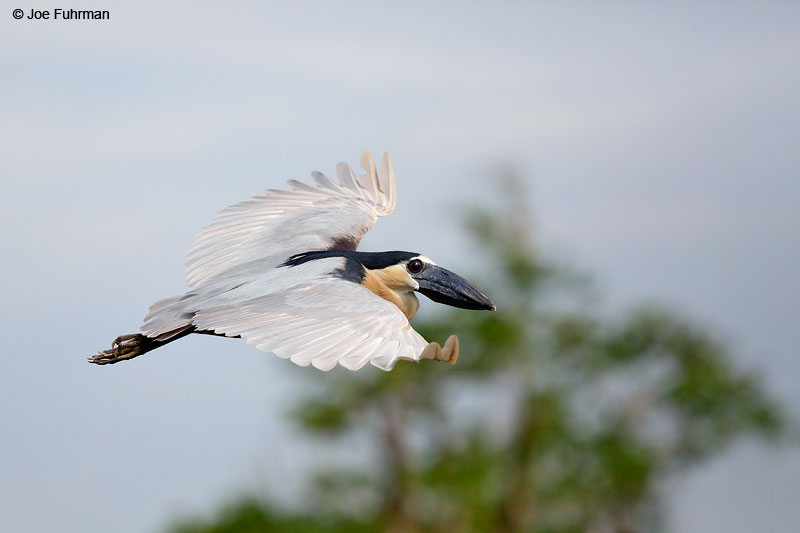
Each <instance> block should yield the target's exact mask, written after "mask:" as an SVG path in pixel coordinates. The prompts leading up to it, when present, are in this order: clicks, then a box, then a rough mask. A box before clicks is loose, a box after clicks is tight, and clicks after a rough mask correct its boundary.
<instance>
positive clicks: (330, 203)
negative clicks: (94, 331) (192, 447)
mask: <svg viewBox="0 0 800 533" xmlns="http://www.w3.org/2000/svg"><path fill="white" fill-rule="evenodd" d="M361 166H362V168H363V170H364V174H362V175H361V176H360V177H357V176H356V174H355V173H354V172H353V169H352V168H351V167H350V166H349V165H348V164H346V163H339V164H338V165H337V166H336V173H337V175H338V178H339V183H338V184H337V183H335V182H333V181H332V180H330V179H329V178H328V177H327V176H325V175H324V174H322V173H320V172H313V173H312V174H311V177H312V178H313V180H314V182H315V184H316V186H310V185H307V184H305V183H300V182H298V181H295V180H289V182H288V183H289V185H290V186H291V187H292V190H291V191H283V190H267V191H266V192H265V194H264V195H263V196H256V197H253V198H250V199H249V200H246V201H244V202H241V203H238V204H235V205H232V206H230V207H227V208H226V209H223V210H222V211H221V212H220V213H219V214H217V216H216V218H214V220H213V222H212V223H211V225H209V226H208V227H206V228H205V229H204V230H203V231H202V232H201V233H200V235H199V236H198V237H197V239H196V240H195V242H194V244H193V245H192V247H191V249H190V250H189V253H188V259H187V273H186V282H187V284H188V286H189V289H188V291H187V292H186V293H185V294H183V295H180V296H173V297H171V298H166V299H164V300H159V301H157V302H156V303H154V304H153V305H152V306H151V307H150V313H149V314H148V315H147V316H146V317H145V319H144V324H143V325H142V327H141V331H142V333H141V334H133V335H122V336H119V337H117V338H116V339H114V342H113V343H112V347H111V349H110V350H105V351H102V352H100V353H98V354H97V355H95V356H93V357H90V358H89V361H90V362H92V363H96V364H99V365H104V364H110V363H117V362H119V361H125V360H128V359H132V358H134V357H137V356H139V355H142V354H144V353H146V352H149V351H151V350H153V349H155V348H158V347H160V346H163V345H164V344H167V343H169V342H172V341H174V340H177V339H180V338H182V337H185V336H186V335H189V334H191V333H201V334H210V335H221V336H225V337H235V338H239V337H241V338H243V339H245V340H246V341H247V343H248V344H254V345H255V346H256V348H258V349H259V350H262V351H265V352H273V353H275V354H276V355H278V356H279V357H283V358H287V359H290V360H291V361H292V362H293V363H296V364H298V365H301V366H307V365H309V364H311V365H313V366H314V367H316V368H318V369H321V370H330V369H332V368H333V367H335V366H336V365H337V364H339V365H342V366H343V367H345V368H347V369H350V370H356V369H359V368H361V367H362V366H364V365H365V364H366V363H367V362H369V363H371V364H373V365H375V366H376V367H378V368H381V369H383V370H391V369H392V368H393V367H394V365H395V363H396V362H397V361H398V360H400V359H405V360H409V361H419V360H420V359H438V360H443V361H447V362H450V363H455V361H456V359H457V357H458V339H457V337H456V336H455V335H451V336H450V337H449V338H448V339H447V342H446V343H445V345H444V347H441V346H440V345H439V344H438V343H435V342H432V343H428V342H427V341H426V340H425V339H424V338H423V337H422V336H421V335H420V334H419V333H417V332H416V331H414V329H413V328H412V327H411V324H410V323H409V320H410V319H411V318H412V317H413V316H414V314H415V313H416V311H417V308H418V307H419V301H418V300H417V297H416V295H415V294H414V293H415V291H416V292H420V293H422V294H424V295H426V296H428V297H429V298H430V299H432V300H434V301H436V302H440V303H444V304H447V305H451V306H455V307H461V308H466V309H487V310H494V309H495V306H494V304H492V302H491V301H490V300H489V299H488V298H487V297H486V296H485V295H484V294H483V293H482V292H481V291H479V290H478V289H477V288H475V287H474V286H472V285H470V284H469V283H468V282H467V281H466V280H464V279H463V278H461V277H459V276H457V275H456V274H454V273H452V272H450V271H448V270H445V269H444V268H441V267H439V266H438V265H436V263H434V262H433V261H431V260H430V259H428V258H427V257H426V256H424V255H422V254H418V253H415V252H402V251H392V252H358V251H356V248H357V246H358V243H359V241H360V240H361V238H362V237H363V236H364V234H365V233H366V232H367V231H369V229H370V228H371V227H372V226H373V225H374V224H375V222H376V221H377V220H378V217H380V216H385V215H389V214H391V213H392V211H393V210H394V206H395V199H396V198H395V197H396V190H395V177H394V169H393V167H392V160H391V159H390V158H389V154H384V155H383V160H382V164H381V172H380V176H379V175H378V172H377V169H376V168H375V161H374V160H373V159H372V156H371V155H370V154H369V153H368V152H364V154H363V155H362V156H361Z"/></svg>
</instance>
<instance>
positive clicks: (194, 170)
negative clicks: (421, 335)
mask: <svg viewBox="0 0 800 533" xmlns="http://www.w3.org/2000/svg"><path fill="white" fill-rule="evenodd" d="M163 4H164V3H160V2H138V3H136V4H132V3H129V4H127V5H125V4H115V3H107V2H104V3H102V4H101V3H98V2H88V3H84V4H82V5H81V6H74V7H75V8H78V7H80V8H88V7H90V6H92V5H97V6H100V5H102V6H110V7H104V8H106V9H109V10H110V11H111V20H110V21H107V22H87V21H83V22H81V21H73V22H68V21H26V20H22V21H17V20H14V19H13V18H12V17H11V11H12V10H13V9H14V8H16V7H21V6H20V5H17V4H14V3H13V2H10V1H5V0H4V1H3V7H2V9H0V43H2V45H3V46H0V69H1V70H0V71H1V72H2V83H0V117H2V120H0V193H2V194H0V204H1V205H0V207H1V208H2V209H0V223H1V224H2V226H1V227H2V239H3V243H4V250H5V253H4V254H3V257H4V260H3V261H2V262H1V263H0V274H2V279H3V280H5V281H4V283H3V289H2V290H3V301H4V303H5V305H4V306H3V309H2V310H1V311H0V328H1V329H0V331H2V334H3V338H4V344H3V349H2V351H3V355H2V358H0V422H2V424H3V428H4V432H3V438H2V439H0V457H2V458H3V459H1V460H0V529H2V530H4V531H55V530H57V531H81V532H86V531H110V530H114V531H125V532H139V531H155V530H157V529H158V528H159V527H160V526H162V525H163V524H164V523H165V521H166V520H167V518H168V517H169V516H170V514H171V513H175V512H179V511H186V512H200V511H202V510H204V509H208V506H209V505H210V504H215V503H217V502H218V499H219V498H220V497H222V496H223V495H228V494H230V493H231V492H236V491H240V490H242V491H243V490H246V489H248V488H254V490H258V491H262V490H263V491H267V492H269V493H271V494H276V493H279V492H281V491H282V490H285V487H287V486H288V490H290V491H291V490H295V489H296V488H297V487H296V485H295V483H294V482H293V480H294V479H297V477H298V475H297V471H298V470H303V469H306V468H308V463H309V462H313V461H314V459H312V458H311V457H313V456H315V453H314V452H313V451H312V450H311V449H310V448H309V447H308V445H306V444H303V443H302V442H298V441H297V440H296V434H295V433H294V431H293V430H292V429H291V427H289V426H287V425H286V424H285V423H284V422H283V418H284V413H285V410H286V408H287V406H288V405H290V404H291V400H292V398H293V397H294V396H293V395H294V394H295V391H296V390H297V389H298V388H301V387H302V386H303V383H302V381H298V380H297V378H296V376H298V375H299V374H298V373H297V372H288V371H287V368H286V367H287V365H288V364H289V363H288V362H286V361H281V360H278V359H277V358H275V357H273V356H270V355H268V354H263V353H260V352H257V351H255V350H253V349H252V348H251V347H248V346H246V345H244V343H241V342H237V341H230V340H224V339H213V338H198V339H187V340H185V341H181V342H180V343H176V344H174V345H171V346H170V347H168V348H165V349H164V351H163V352H162V351H159V352H156V353H154V354H152V355H151V356H147V357H143V358H141V359H139V360H137V361H136V362H134V363H130V364H122V365H115V366H114V367H106V368H98V367H92V366H90V365H88V364H85V363H84V362H83V357H85V356H86V355H89V354H90V353H91V352H92V351H93V350H96V349H98V348H102V347H104V346H106V345H107V344H108V343H109V342H110V340H111V339H112V338H113V337H114V336H115V335H117V334H120V333H126V332H132V331H134V330H135V328H137V327H138V325H139V324H140V322H141V318H142V317H143V315H144V313H145V311H146V309H147V306H148V305H149V304H150V303H152V302H153V301H154V300H156V299H158V298H161V297H164V296H168V295H171V294H176V293H179V292H181V291H182V289H183V254H184V252H185V250H186V249H187V248H188V247H189V245H190V244H191V241H192V239H193V237H194V236H195V235H196V233H197V232H198V231H199V230H200V228H201V227H202V226H203V225H205V224H206V223H208V222H209V221H210V219H211V217H212V215H213V214H214V213H215V212H216V211H217V210H218V209H220V208H222V207H224V206H226V205H228V204H230V203H233V202H236V201H239V200H242V199H244V198H246V197H247V196H250V195H253V194H257V193H259V192H260V190H261V189H263V188H267V187H281V186H283V184H284V181H285V179H287V178H305V177H306V176H307V175H308V173H309V172H310V171H311V170H315V169H318V170H322V171H324V172H329V173H332V172H333V169H334V166H335V164H336V163H337V162H338V161H341V160H346V161H349V162H351V163H353V164H355V163H357V161H358V157H359V154H360V153H361V151H362V150H364V149H370V150H372V151H373V152H376V153H380V152H382V151H384V150H388V151H389V152H391V154H392V156H393V158H394V161H395V165H396V170H397V175H398V189H399V190H398V193H399V202H398V208H397V210H396V211H395V214H394V215H393V216H391V217H389V218H387V219H386V220H381V221H380V223H379V224H378V226H377V227H376V229H375V230H374V232H373V233H371V234H370V235H369V236H368V237H367V239H365V242H364V245H365V246H366V248H367V249H373V250H375V249H411V250H418V251H421V252H423V253H425V254H427V255H429V256H431V257H432V258H434V260H436V261H437V262H439V263H441V264H444V265H446V266H452V267H453V268H454V269H457V267H458V266H464V265H470V266H469V267H468V268H467V269H469V268H474V264H475V262H474V261H473V260H472V259H471V258H469V257H467V254H468V250H469V248H468V246H467V245H466V244H465V243H463V242H462V241H461V240H460V239H458V238H457V237H456V235H457V233H456V223H457V221H456V217H454V216H453V213H454V211H455V207H456V206H458V205H461V204H464V203H469V202H476V201H479V200H480V199H481V198H482V197H485V196H486V195H487V194H488V192H489V190H490V189H491V186H492V185H491V183H488V182H487V178H486V176H488V175H489V173H488V172H487V170H488V169H490V168H492V167H494V166H496V165H498V164H513V165H515V166H516V167H517V168H519V169H520V170H521V171H522V172H523V173H524V174H525V175H526V176H527V177H528V179H529V180H530V190H531V202H532V204H533V205H534V208H535V211H536V214H537V219H538V223H539V228H538V232H539V235H540V237H541V239H542V240H543V242H544V243H545V245H546V249H549V250H550V251H551V252H552V253H554V254H556V255H557V256H558V257H561V258H564V259H566V260H570V261H575V262H576V263H577V264H578V265H580V266H581V267H583V268H585V269H586V270H589V271H591V272H593V273H595V274H596V279H597V281H598V284H599V286H600V287H601V288H602V291H603V294H604V296H605V297H606V298H607V301H608V307H609V308H610V309H612V310H615V309H624V308H625V307H626V306H628V305H630V304H632V303H634V302H638V301H641V300H643V299H644V300H648V301H653V300H657V301H664V302H667V303H669V304H670V305H672V306H674V307H676V308H678V309H680V310H683V311H685V312H687V313H689V314H690V315H691V316H693V317H695V318H696V319H698V320H699V321H701V322H702V323H704V324H707V325H708V326H709V327H710V328H711V329H712V330H713V331H715V332H717V333H718V334H719V335H721V336H724V337H725V338H727V339H729V342H730V345H731V346H732V347H734V351H735V352H736V354H737V357H738V360H739V362H740V363H741V365H743V366H745V367H749V368H757V369H759V370H760V371H761V372H762V373H763V374H764V376H765V379H766V381H767V383H768V384H769V385H770V386H771V387H772V388H773V389H774V390H776V391H777V392H778V393H779V394H780V395H781V397H782V398H783V400H784V401H785V402H786V403H787V404H788V405H790V406H792V407H793V408H794V409H795V412H796V411H797V408H796V406H797V405H798V402H800V380H798V379H797V376H798V375H799V374H800V363H799V362H798V359H797V345H798V340H800V339H798V336H799V335H800V333H798V328H797V319H798V316H800V303H799V302H800V288H799V287H800V285H798V283H797V274H796V273H797V272H798V271H799V270H800V235H799V233H798V223H800V215H798V203H799V201H798V199H799V198H800V150H798V147H797V140H798V139H799V138H800V111H798V103H797V101H798V98H797V94H800V69H798V66H797V58H798V57H800V32H798V31H797V29H798V27H800V24H798V23H800V7H799V6H798V5H797V4H796V3H792V2H773V3H772V5H770V6H764V5H761V4H758V3H755V2H753V3H750V4H748V3H734V4H729V5H728V7H726V8H724V9H723V8H722V7H719V5H720V4H718V3H705V4H702V3H697V2H694V3H685V4H684V5H682V6H678V7H676V6H673V7H671V8H670V9H666V8H655V7H653V6H652V5H649V6H645V5H642V4H641V3H640V4H635V5H634V4H633V3H616V4H607V5H605V6H604V7H602V8H600V7H589V4H587V5H585V6H580V5H578V4H573V5H571V6H566V5H564V6H560V7H554V6H551V5H548V4H535V3H522V2H520V3H502V4H501V3H493V4H492V5H491V6H490V5H488V4H473V3H469V2H458V3H449V4H448V3H438V4H436V5H431V4H430V3H414V2H405V3H402V4H392V5H389V4H386V5H385V6H379V5H377V3H374V2H370V3H363V4H358V3H355V4H345V3H342V2H336V3H334V2H328V3H322V2H320V3H307V4H303V3H297V2H295V3H292V4H291V7H287V5H288V3H285V5H278V4H277V3H276V4H271V5H270V4H267V3H257V2H232V3H227V4H219V3H208V2H185V3H170V4H169V6H168V7H165V6H164V5H163ZM701 4H702V5H701ZM34 7H37V8H40V9H47V8H52V7H58V6H50V5H46V4H41V3H40V4H38V5H35V6H34ZM67 7H69V6H67ZM432 227H433V228H439V227H441V228H442V229H441V230H440V231H431V229H430V228H432ZM462 270H464V269H463V268H462ZM427 304H428V305H427V307H430V305H431V304H430V303H427ZM423 306H426V305H425V303H423ZM308 371H309V372H313V371H314V370H311V369H308ZM292 376H294V377H292ZM276 480H278V481H277V482H276ZM798 494H800V453H798V452H796V451H790V450H783V451H781V450H774V449H767V450H764V449H757V448H756V447H755V446H751V445H749V444H747V445H744V446H741V447H739V448H737V449H736V450H733V451H732V452H731V453H729V454H727V455H726V456H725V457H724V458H721V459H719V460H718V461H715V462H714V464H712V465H709V466H708V467H707V468H705V469H704V470H702V471H698V472H697V473H695V474H693V475H691V476H690V477H689V478H682V479H678V480H676V481H675V483H674V487H673V489H672V491H671V502H672V503H671V507H672V509H673V511H674V515H673V522H672V524H673V529H674V530H675V531H692V532H695V531H696V532H712V531H727V532H730V533H736V532H742V533H745V532H750V531H755V530H758V531H775V532H779V531H788V530H790V524H797V523H798V522H800V508H798V506H797V505H796V500H797V495H798ZM43 502H44V503H43ZM43 508H46V509H49V510H51V512H43V511H42V509H43Z"/></svg>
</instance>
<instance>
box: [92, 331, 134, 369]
mask: <svg viewBox="0 0 800 533" xmlns="http://www.w3.org/2000/svg"><path fill="white" fill-rule="evenodd" d="M146 338H147V337H145V336H144V335H140V334H138V333H134V334H132V335H120V336H119V337H117V338H116V339H114V341H113V342H112V343H111V349H110V350H103V351H102V352H99V353H98V354H97V355H93V356H92V357H89V362H90V363H94V364H96V365H110V364H114V363H118V362H120V361H125V360H127V359H133V358H134V357H136V356H137V355H140V354H141V353H142V350H141V347H142V341H143V340H144V339H146Z"/></svg>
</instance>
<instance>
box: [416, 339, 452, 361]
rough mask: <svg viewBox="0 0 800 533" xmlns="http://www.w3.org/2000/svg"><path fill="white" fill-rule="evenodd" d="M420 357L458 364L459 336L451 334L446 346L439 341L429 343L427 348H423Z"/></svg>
mask: <svg viewBox="0 0 800 533" xmlns="http://www.w3.org/2000/svg"><path fill="white" fill-rule="evenodd" d="M420 359H434V360H436V361H444V362H446V363H450V364H451V365H454V364H456V361H458V337H456V336H455V335H450V336H449V337H448V338H447V341H446V342H445V343H444V348H442V347H441V346H440V345H439V343H438V342H432V343H430V344H428V345H427V346H426V347H425V349H424V350H422V355H420Z"/></svg>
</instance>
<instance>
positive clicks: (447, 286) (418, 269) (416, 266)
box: [400, 254, 496, 311]
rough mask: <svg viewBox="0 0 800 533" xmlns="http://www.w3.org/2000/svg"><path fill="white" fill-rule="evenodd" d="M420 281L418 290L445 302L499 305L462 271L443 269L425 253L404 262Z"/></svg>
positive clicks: (489, 307)
mask: <svg viewBox="0 0 800 533" xmlns="http://www.w3.org/2000/svg"><path fill="white" fill-rule="evenodd" d="M400 264H401V265H402V267H403V268H404V269H405V272H406V273H407V274H408V276H409V277H410V278H411V279H412V280H413V281H414V282H415V283H416V285H417V288H416V289H414V290H416V291H417V292H420V293H422V294H424V295H425V296H427V297H428V298H430V299H431V300H433V301H434V302H438V303H441V304H446V305H450V306H453V307H460V308H462V309H476V310H489V311H494V310H495V309H496V307H495V305H494V304H493V303H492V301H491V300H489V298H488V297H487V296H486V295H485V294H483V293H482V292H481V291H480V290H479V289H478V288H477V287H475V286H474V285H472V284H471V283H470V282H468V281H467V280H465V279H464V278H462V277H461V276H459V275H458V274H456V273H454V272H451V271H449V270H447V269H446V268H442V267H440V266H439V265H437V264H436V263H434V262H433V261H431V260H430V259H428V258H427V257H426V256H424V255H422V254H414V255H413V256H412V257H408V258H406V259H404V260H402V261H401V263H400Z"/></svg>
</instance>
